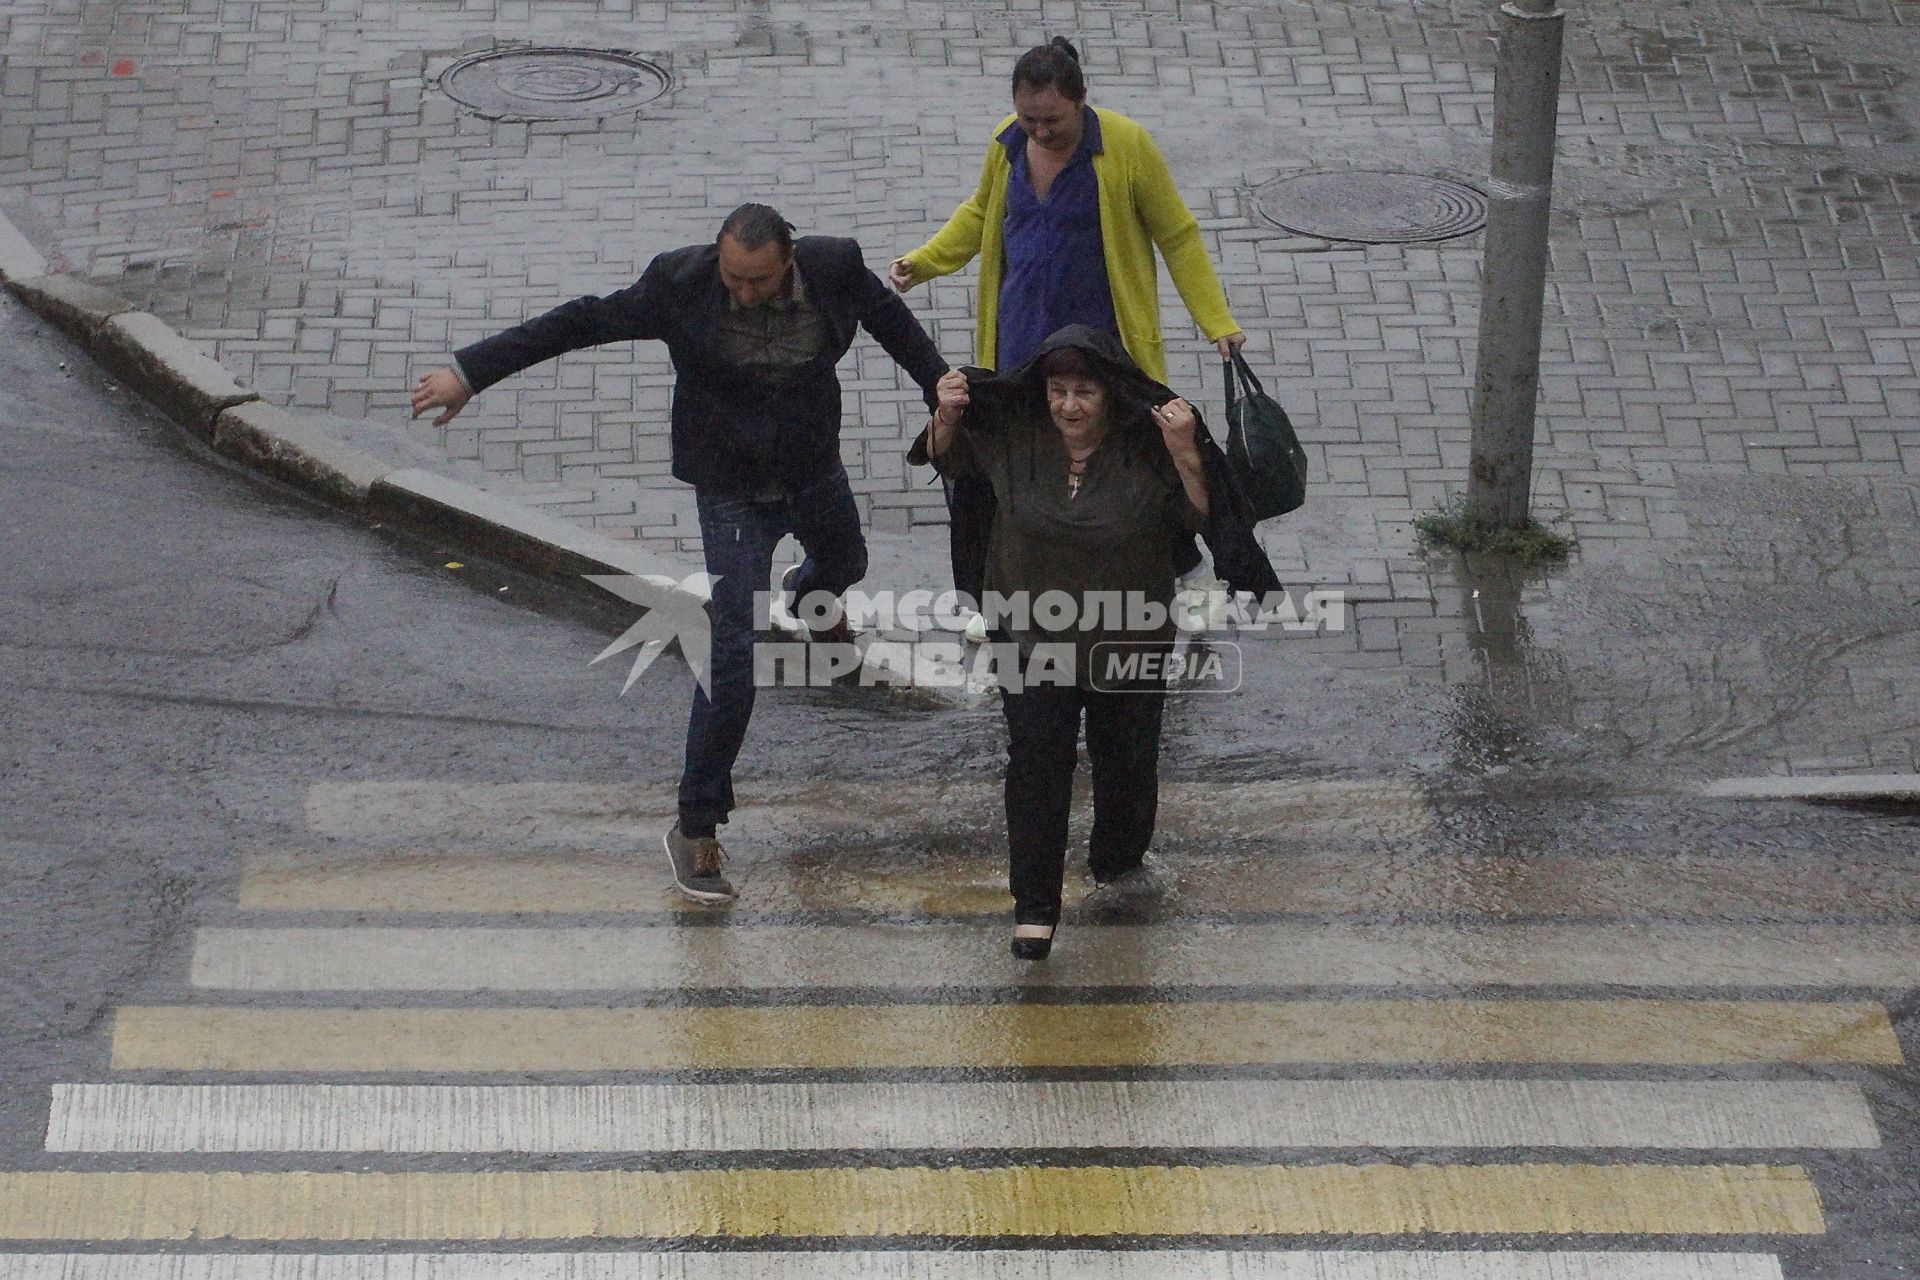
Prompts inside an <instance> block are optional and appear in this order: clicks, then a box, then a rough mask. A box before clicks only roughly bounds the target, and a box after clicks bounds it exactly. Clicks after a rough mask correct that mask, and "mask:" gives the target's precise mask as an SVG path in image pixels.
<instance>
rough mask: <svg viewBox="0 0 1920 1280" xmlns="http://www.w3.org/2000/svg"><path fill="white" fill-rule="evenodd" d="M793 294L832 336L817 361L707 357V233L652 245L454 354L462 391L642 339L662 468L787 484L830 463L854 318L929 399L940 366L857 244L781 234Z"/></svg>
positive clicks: (716, 271) (718, 292)
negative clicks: (649, 341) (768, 368)
mask: <svg viewBox="0 0 1920 1280" xmlns="http://www.w3.org/2000/svg"><path fill="white" fill-rule="evenodd" d="M794 260H795V261H796V262H797V263H798V264H799V267H800V273H801V274H802V275H803V276H804V277H806V282H807V297H808V300H809V301H810V302H812V303H813V305H814V306H816V307H818V308H819V309H820V311H821V312H822V313H823V314H824V315H825V316H826V318H827V321H828V323H829V325H830V326H831V328H832V330H833V340H832V342H831V344H830V345H829V346H828V349H827V350H826V352H824V353H823V354H822V355H821V356H820V357H819V358H818V359H815V360H813V361H810V362H809V363H807V364H805V365H802V366H801V367H800V368H799V369H798V370H796V371H794V372H792V373H790V374H786V375H783V376H779V377H775V378H767V377H761V376H756V375H752V374H749V373H746V372H744V371H742V370H741V369H740V368H739V367H738V366H734V365H728V364H725V363H723V362H722V361H720V360H719V359H718V358H717V356H716V353H715V350H714V347H715V341H714V333H715V330H716V329H717V327H718V325H719V323H720V320H721V318H722V317H723V316H724V315H725V314H726V306H727V291H726V287H725V286H724V285H722V284H721V283H720V252H719V250H718V249H717V248H716V247H715V246H713V245H710V244H705V245H692V246H689V247H688V248H685V249H675V250H673V251H672V252H670V253H663V254H661V255H660V256H659V257H657V258H655V259H654V260H653V261H652V262H650V263H648V264H647V269H646V271H645V272H644V273H642V275H641V276H640V278H639V279H638V280H636V281H635V282H634V283H633V284H631V285H629V286H627V287H626V288H625V289H622V290H621V291H620V292H618V293H614V294H609V295H607V296H606V297H603V298H595V297H585V298H576V299H574V300H573V301H572V302H568V303H564V304H562V305H561V306H558V307H555V308H554V309H553V310H551V311H549V312H547V313H546V314H545V315H542V316H537V317H535V318H534V319H532V320H529V321H527V322H526V323H525V324H521V325H516V326H515V327H513V328H511V329H508V330H507V331H506V332H504V333H500V334H496V335H494V336H493V337H491V338H487V339H484V340H483V341H480V342H476V343H474V344H473V345H472V346H469V347H462V348H461V349H460V350H459V351H457V352H455V353H454V358H455V359H456V360H458V361H459V362H460V369H461V372H462V373H464V374H465V375H466V377H467V382H468V383H469V384H470V385H471V386H472V388H473V390H474V391H475V392H479V391H482V390H484V389H485V388H487V387H490V386H492V385H493V384H494V383H496V382H498V381H500V380H501V379H502V378H505V377H508V376H509V375H511V374H515V373H518V372H520V370H522V369H526V368H529V367H531V366H533V365H536V364H539V363H540V362H541V361H542V360H550V359H552V358H553V357H555V356H557V355H560V354H562V353H564V352H568V351H577V350H579V349H580V348H582V347H593V346H599V345H600V344H602V343H606V342H625V341H632V340H637V339H642V338H656V339H658V340H660V341H662V342H664V343H666V344H667V353H668V355H669V356H671V357H672V360H673V368H674V374H675V382H674V389H673V474H674V478H675V479H678V480H684V481H686V482H687V483H688V484H691V485H696V486H700V487H702V488H710V489H714V490H718V491H721V492H728V493H756V492H759V491H760V490H762V489H765V488H768V487H769V486H772V485H774V484H783V485H785V486H786V487H787V488H790V489H792V488H799V487H801V486H803V485H806V484H809V483H811V482H813V481H816V480H819V479H820V478H821V477H822V476H823V475H826V474H830V473H831V472H832V470H833V468H834V467H836V466H838V465H839V463H840V412H841V406H840V379H839V377H838V376H837V375H836V374H835V372H834V366H835V365H836V364H838V363H839V361H840V357H842V356H844V355H845V354H846V353H847V348H848V347H850V346H852V345H853V339H854V334H855V332H856V331H857V330H858V329H860V328H865V329H866V331H867V332H868V333H870V334H872V335H873V336H874V338H875V339H877V340H878V341H879V343H880V345H881V347H883V348H884V349H885V350H886V353H887V354H888V355H890V356H892V357H893V358H894V360H895V362H896V363H898V364H899V365H900V367H901V368H903V369H905V370H906V371H907V373H908V374H910V375H911V376H912V378H913V380H914V381H915V382H917V383H919V384H920V388H921V390H922V392H923V393H924V394H925V396H926V399H927V403H928V404H929V405H932V404H933V403H934V384H935V383H937V382H938V381H939V380H940V375H941V374H943V373H945V372H946V371H947V362H946V361H945V360H943V359H942V358H941V356H940V352H939V350H938V348H936V347H935V346H934V345H933V340H932V339H930V338H928V337H927V334H926V331H925V330H924V329H922V328H921V327H920V322H919V321H918V320H916V319H914V317H913V313H912V312H911V311H909V310H908V309H907V305H906V303H904V302H902V301H901V300H900V297H899V295H897V294H896V293H894V292H893V290H891V289H889V288H888V287H887V286H886V285H884V284H882V283H881V282H880V279H879V277H878V276H876V275H874V274H873V272H871V271H869V270H868V269H867V265H866V262H865V261H864V260H863V259H862V258H861V256H860V246H859V245H857V244H855V243H854V242H853V241H851V240H842V239H837V238H833V237H829V236H802V237H800V238H799V239H798V240H796V241H794Z"/></svg>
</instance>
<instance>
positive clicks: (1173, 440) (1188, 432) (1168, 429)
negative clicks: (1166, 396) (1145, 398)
mask: <svg viewBox="0 0 1920 1280" xmlns="http://www.w3.org/2000/svg"><path fill="white" fill-rule="evenodd" d="M1153 420H1154V422H1155V423H1157V424H1158V425H1159V427H1160V438H1161V439H1162V440H1164V441H1166V442H1167V452H1168V453H1170V454H1172V455H1173V456H1174V457H1175V458H1182V457H1186V456H1189V455H1191V454H1192V453H1193V452H1194V444H1193V429H1194V426H1195V425H1196V422H1197V419H1195V418H1194V416H1193V406H1192V405H1190V404H1188V403H1187V402H1186V401H1185V400H1182V399H1181V398H1180V397H1178V396H1175V397H1174V398H1173V399H1171V400H1169V401H1167V402H1166V403H1165V404H1163V405H1161V406H1160V407H1159V408H1158V409H1155V410H1154V411H1153Z"/></svg>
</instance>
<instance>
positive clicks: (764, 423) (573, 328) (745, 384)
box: [413, 204, 947, 902]
mask: <svg viewBox="0 0 1920 1280" xmlns="http://www.w3.org/2000/svg"><path fill="white" fill-rule="evenodd" d="M859 328H865V329H866V331H867V332H868V333H870V334H872V335H873V336H874V338H875V339H877V340H878V341H879V343H880V345H881V347H882V348H884V349H885V351H886V353H887V354H888V355H890V356H892V357H893V358H894V360H895V361H896V362H897V363H898V364H899V365H900V366H901V367H902V368H903V369H905V370H906V371H907V372H908V374H910V375H911V376H912V378H913V380H914V381H915V382H917V383H918V384H919V385H920V387H921V389H922V391H923V392H925V393H926V394H927V397H928V403H929V404H932V402H933V400H932V396H933V389H934V385H935V384H936V383H937V382H938V381H939V380H940V375H941V374H943V373H945V372H946V370H947V363H946V361H945V360H943V359H941V357H940V352H939V351H938V350H937V349H936V348H935V347H934V345H933V342H932V340H931V339H929V338H928V337H927V335H926V332H925V331H924V330H923V329H921V327H920V324H919V322H918V321H917V320H915V319H914V317H913V313H912V312H910V311H909V310H907V307H906V304H904V303H903V302H901V301H900V299H899V298H898V297H896V296H895V295H894V294H893V292H892V291H890V290H889V289H888V288H887V287H886V286H885V285H884V284H882V283H881V282H880V279H879V278H878V277H877V276H875V275H874V274H873V272H871V271H869V270H868V269H867V266H866V263H865V262H864V260H863V259H862V258H861V255H860V246H859V245H857V244H855V243H854V242H853V241H852V240H843V239H834V238H829V237H826V236H805V237H802V238H800V239H798V240H795V239H794V237H793V228H792V226H790V225H789V224H788V223H787V222H786V220H785V219H783V218H781V216H780V215H779V214H778V213H775V212H774V211H773V210H772V209H771V208H768V207H767V206H766V205H762V204H747V205H742V206H741V207H740V208H738V209H736V210H734V211H733V213H731V214H730V215H728V217H727V220H726V221H725V222H724V223H723V224H722V225H721V228H720V234H719V236H718V237H717V238H716V240H715V242H714V243H713V244H710V245H693V246H690V247H688V248H685V249H676V250H674V251H673V252H671V253H663V254H661V255H660V256H659V257H657V258H655V259H654V260H653V261H652V262H651V263H649V264H648V265H647V269H646V271H645V272H644V273H643V274H642V275H641V277H640V279H639V280H637V281H636V282H634V283H633V284H632V285H630V286H628V287H627V288H625V289H623V290H621V291H620V292H619V293H615V294H610V295H608V296H606V297H603V298H595V297H585V298H578V299H575V300H574V301H572V302H569V303H566V304H564V305H562V306H559V307H556V308H554V309H553V310H552V311H549V312H547V313H546V314H545V315H543V316H539V317H536V318H535V319H532V320H529V321H527V322H526V323H525V324H522V325H518V326H516V327H514V328H512V329H509V330H507V331H506V332H504V333H501V334H497V335H495V336H494V337H491V338H488V339H485V340H484V341H481V342H476V343H474V344H473V345H472V346H469V347H463V348H461V349H460V350H459V351H458V352H456V353H455V355H454V364H453V365H452V366H450V367H448V368H445V369H440V370H437V371H435V372H433V373H430V374H427V375H426V376H425V377H423V378H421V379H420V381H419V384H418V385H417V386H416V387H415V388H414V392H413V411H414V415H415V416H416V417H417V416H418V415H420V414H421V413H424V412H426V411H427V410H429V409H435V408H438V409H442V410H444V412H442V413H441V414H440V416H439V417H438V418H436V419H434V424H435V425H436V426H438V425H441V424H444V423H445V422H447V421H449V420H450V419H451V418H453V416H454V415H455V414H457V413H459V412H460V410H461V409H463V408H465V407H466V404H467V402H468V400H470V399H471V398H472V397H473V396H474V395H475V394H477V393H478V392H481V391H484V390H485V389H486V388H488V387H490V386H492V385H493V384H494V383H496V382H499V381H500V380H501V379H503V378H506V377H508V376H509V375H511V374H514V373H518V372H519V371H520V370H522V369H525V368H528V367H529V366H532V365H535V364H538V363H540V362H541V361H542V360H548V359H551V358H553V357H554V356H557V355H560V354H562V353H564V352H568V351H576V350H578V349H580V348H582V347H591V346H598V345H600V344H601V343H606V342H621V341H628V340H633V339H641V338H657V339H659V340H660V341H662V342H665V343H666V344H667V353H668V355H669V356H670V357H671V358H672V360H673V368H674V373H675V383H674V394H673V428H672V429H673V475H674V477H675V478H676V479H678V480H683V481H685V482H686V483H688V484H690V485H692V486H693V487H694V496H695V498H696V500H697V502H698V506H699V511H700V538H701V543H702V546H703V548H704V550H705V553H706V566H707V573H708V574H709V575H711V576H712V577H713V578H714V579H715V581H714V584H713V597H712V603H711V605H710V607H709V611H710V613H711V615H712V620H713V651H712V653H713V656H712V670H711V672H710V678H709V681H708V683H709V685H710V688H709V689H706V690H702V689H695V691H694V696H693V713H692V716H691V717H690V719H689V721H688V724H687V754H686V765H685V769H684V771H683V773H682V775H681V778H680V802H679V803H680V820H679V823H678V824H677V825H676V826H675V827H674V829H673V830H672V831H670V832H668V833H667V835H666V837H665V841H664V843H665V845H666V850H667V857H668V859H669V861H670V862H671V863H672V866H673V877H674V883H675V884H676V885H677V886H678V887H679V889H680V891H681V893H683V894H685V895H686V896H687V897H689V898H692V899H693V900H695V901H697V902H729V901H731V900H732V899H733V886H732V885H731V884H729V883H728V881H727V879H726V876H725V874H724V873H723V872H722V870H721V867H722V863H723V860H724V854H723V852H722V850H721V848H720V842H719V840H718V838H717V836H716V829H717V827H718V826H719V824H721V823H723V822H725V821H726V820H727V815H728V814H729V813H730V812H731V811H732V809H733V804H734V797H733V763H734V759H735V758H736V757H737V756H738V755H739V753H740V744H741V742H742V741H743V740H744V739H745V737H746V732H747V721H748V720H749V718H750V717H751V716H752V715H753V701H754V684H753V640H754V622H755V619H754V613H753V598H754V593H755V592H756V591H758V590H764V589H765V588H766V587H767V586H768V585H769V578H770V576H771V573H772V564H773V552H774V547H775V546H776V544H778V542H779V541H780V539H781V538H782V537H784V536H785V535H786V534H788V533H791V534H793V535H794V536H795V537H796V538H797V539H799V542H800V546H801V548H802V550H804V552H805V553H806V558H805V559H804V560H803V561H802V562H801V563H800V564H799V565H798V566H796V567H795V569H793V570H791V571H789V573H788V574H787V576H786V577H785V578H784V579H783V586H784V587H785V588H786V589H787V591H788V592H789V593H790V595H791V597H792V598H793V599H795V600H799V599H802V598H804V597H806V596H807V595H809V594H810V593H812V592H816V591H825V592H828V593H830V594H831V595H834V596H838V595H840V594H841V593H842V592H844V591H846V590H847V589H848V588H849V587H851V586H853V584H854V583H856V582H858V581H859V580H860V579H861V578H862V577H863V576H865V574H866V571H867V545H866V538H865V536H864V534H863V533H862V531H861V524H860V511H859V508H858V506H857V505H856V504H855V502H854V498H853V491H852V489H851V488H850V487H849V485H848V483H847V472H846V468H845V467H844V466H842V465H841V462H840V413H841V405H840V380H839V378H838V377H837V376H836V375H835V373H834V366H835V365H836V364H837V363H838V362H839V360H840V357H842V356H844V355H845V354H846V353H847V348H848V347H849V346H851V345H852V343H853V339H854V335H855V333H856V331H857V330H858V329H859ZM836 638H838V639H842V640H847V641H850V639H851V636H850V635H849V634H844V633H843V634H841V635H839V636H837V637H836Z"/></svg>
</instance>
